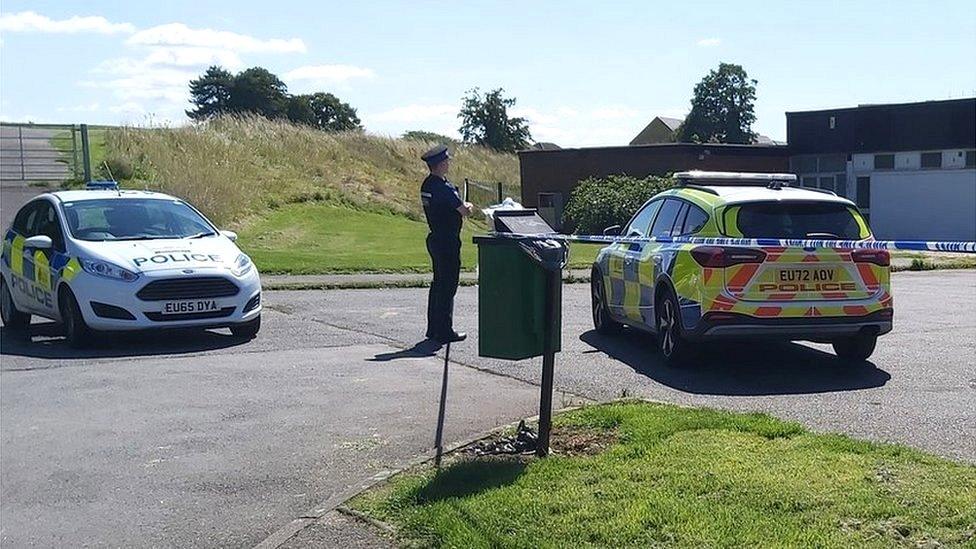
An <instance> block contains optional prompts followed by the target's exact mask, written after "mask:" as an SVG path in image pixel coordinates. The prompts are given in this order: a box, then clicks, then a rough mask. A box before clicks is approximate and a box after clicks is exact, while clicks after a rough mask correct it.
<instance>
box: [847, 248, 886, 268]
mask: <svg viewBox="0 0 976 549" xmlns="http://www.w3.org/2000/svg"><path fill="white" fill-rule="evenodd" d="M851 259H853V260H854V262H855V263H874V264H875V265H878V266H880V267H887V266H888V265H891V254H889V253H888V250H854V251H853V252H851Z"/></svg>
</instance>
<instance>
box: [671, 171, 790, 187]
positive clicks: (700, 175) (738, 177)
mask: <svg viewBox="0 0 976 549" xmlns="http://www.w3.org/2000/svg"><path fill="white" fill-rule="evenodd" d="M674 178H675V179H676V180H677V181H678V186H679V187H685V186H688V185H732V186H754V185H755V186H759V185H761V186H763V187H769V188H773V187H772V186H773V185H774V184H776V185H777V186H779V187H789V186H791V185H792V184H794V183H796V176H795V175H793V174H791V173H752V172H705V171H701V170H692V171H688V172H677V173H675V174H674Z"/></svg>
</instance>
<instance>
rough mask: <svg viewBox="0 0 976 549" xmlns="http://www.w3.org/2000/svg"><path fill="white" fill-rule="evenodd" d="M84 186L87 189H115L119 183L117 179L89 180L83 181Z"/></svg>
mask: <svg viewBox="0 0 976 549" xmlns="http://www.w3.org/2000/svg"><path fill="white" fill-rule="evenodd" d="M85 188H86V189H88V190H89V191H117V190H119V183H118V182H117V181H89V182H88V183H85Z"/></svg>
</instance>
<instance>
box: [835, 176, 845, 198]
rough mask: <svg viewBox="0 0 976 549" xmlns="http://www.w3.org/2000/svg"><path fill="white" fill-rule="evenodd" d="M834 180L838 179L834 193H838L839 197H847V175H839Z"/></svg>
mask: <svg viewBox="0 0 976 549" xmlns="http://www.w3.org/2000/svg"><path fill="white" fill-rule="evenodd" d="M834 179H836V184H835V185H834V192H835V193H837V196H843V197H847V175H845V174H842V173H839V174H837V175H835V176H834Z"/></svg>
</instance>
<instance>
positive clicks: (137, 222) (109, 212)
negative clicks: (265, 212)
mask: <svg viewBox="0 0 976 549" xmlns="http://www.w3.org/2000/svg"><path fill="white" fill-rule="evenodd" d="M63 208H64V214H65V219H66V221H67V226H68V230H69V231H70V232H71V235H72V236H73V237H74V238H77V239H79V240H89V241H115V240H155V239H162V238H192V237H203V236H212V235H214V234H216V233H215V232H214V229H213V227H212V226H211V225H210V223H208V222H207V220H206V219H204V218H203V217H201V216H200V214H198V213H197V212H196V210H194V209H193V208H191V207H189V206H188V205H186V204H185V203H184V202H182V201H180V200H161V199H151V198H112V199H104V200H103V199H98V200H79V201H76V202H66V203H64V204H63Z"/></svg>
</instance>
